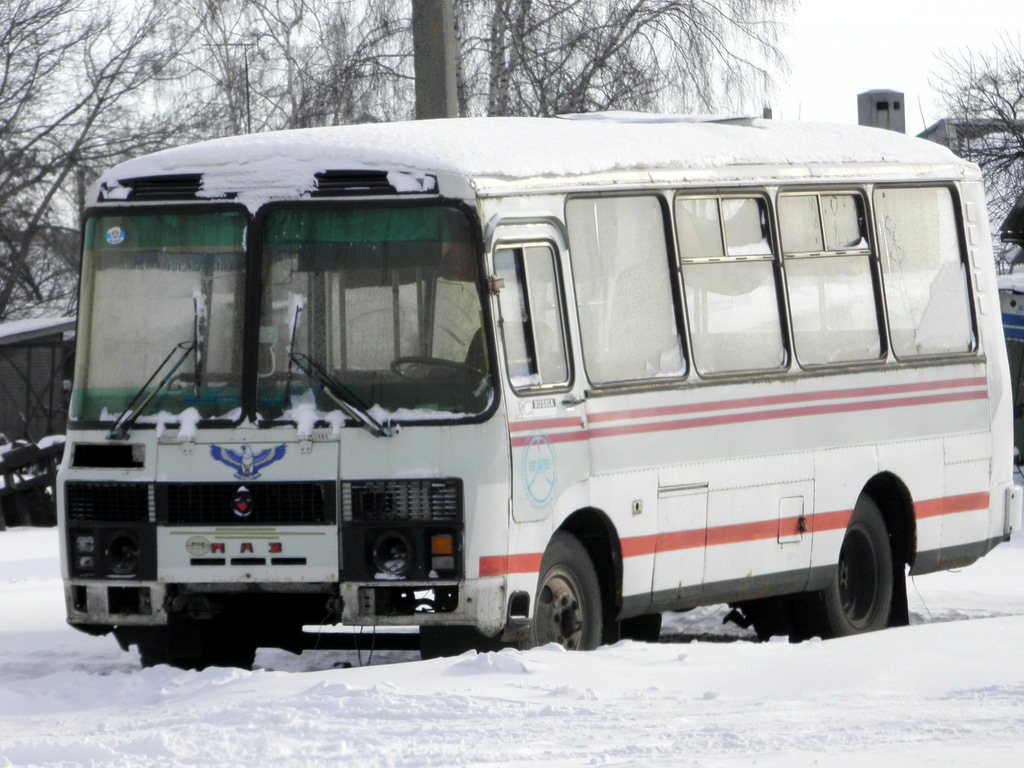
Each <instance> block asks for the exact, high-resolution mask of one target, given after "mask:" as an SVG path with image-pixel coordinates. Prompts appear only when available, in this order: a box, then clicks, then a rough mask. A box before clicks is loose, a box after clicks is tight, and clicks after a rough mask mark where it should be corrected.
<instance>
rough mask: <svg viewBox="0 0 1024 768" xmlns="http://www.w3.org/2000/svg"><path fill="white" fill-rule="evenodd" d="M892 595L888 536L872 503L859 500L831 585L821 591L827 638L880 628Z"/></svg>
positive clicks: (883, 624) (886, 617) (887, 612)
mask: <svg viewBox="0 0 1024 768" xmlns="http://www.w3.org/2000/svg"><path fill="white" fill-rule="evenodd" d="M892 594H893V568H892V549H891V547H890V545H889V532H888V529H887V528H886V525H885V520H884V519H883V518H882V513H881V512H880V511H879V509H878V505H876V504H875V502H874V501H873V500H872V499H871V498H870V497H868V496H861V497H860V498H859V499H858V500H857V505H856V507H855V508H854V510H853V516H852V517H851V518H850V524H849V526H848V527H847V529H846V535H845V536H844V537H843V544H842V546H841V547H840V550H839V562H838V564H837V566H836V571H835V574H834V576H833V577H832V583H831V585H830V586H829V587H828V588H827V589H826V590H825V591H824V592H823V593H822V597H823V602H824V618H825V622H826V633H827V635H828V636H829V637H845V636H847V635H857V634H861V633H862V632H874V631H875V630H879V629H883V628H885V626H886V625H887V624H888V623H889V611H890V610H891V608H892Z"/></svg>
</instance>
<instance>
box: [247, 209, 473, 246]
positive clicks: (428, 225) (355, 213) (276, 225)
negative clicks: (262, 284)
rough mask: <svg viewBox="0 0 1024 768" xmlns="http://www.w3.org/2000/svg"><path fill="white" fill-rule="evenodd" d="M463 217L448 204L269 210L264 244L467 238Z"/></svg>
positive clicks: (395, 241)
mask: <svg viewBox="0 0 1024 768" xmlns="http://www.w3.org/2000/svg"><path fill="white" fill-rule="evenodd" d="M468 237H469V232H468V227H466V223H465V217H464V216H463V214H461V213H460V212H458V211H456V210H454V209H451V208H401V209H398V208H369V209H367V208H362V209H352V210H344V209H342V210H339V209H336V208H332V209H309V208H305V209H301V210H300V209H286V210H280V209H279V210H275V211H273V212H272V213H271V214H270V222H269V223H268V225H267V227H266V233H265V235H264V238H265V242H266V244H267V245H271V246H274V245H299V244H302V245H308V244H311V243H410V242H426V243H437V242H452V241H455V242H460V241H461V242H468V240H467V238H468Z"/></svg>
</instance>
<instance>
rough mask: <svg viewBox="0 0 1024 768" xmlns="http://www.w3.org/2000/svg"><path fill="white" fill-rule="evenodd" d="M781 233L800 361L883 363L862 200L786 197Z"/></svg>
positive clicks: (809, 195)
mask: <svg viewBox="0 0 1024 768" xmlns="http://www.w3.org/2000/svg"><path fill="white" fill-rule="evenodd" d="M779 230H780V234H781V237H782V252H783V254H784V256H785V265H786V281H787V285H788V288H789V307H790V312H791V314H792V318H793V339H794V343H795V345H796V357H797V360H799V361H800V363H801V364H802V365H826V364H829V363H847V362H856V361H869V360H878V359H879V358H880V357H881V356H882V343H881V333H880V331H879V327H878V317H879V315H878V310H877V305H876V303H875V286H874V279H873V278H872V268H871V249H870V247H869V245H868V238H867V224H866V219H865V216H864V201H863V199H862V198H861V197H860V196H859V195H856V194H818V193H793V194H782V195H780V196H779Z"/></svg>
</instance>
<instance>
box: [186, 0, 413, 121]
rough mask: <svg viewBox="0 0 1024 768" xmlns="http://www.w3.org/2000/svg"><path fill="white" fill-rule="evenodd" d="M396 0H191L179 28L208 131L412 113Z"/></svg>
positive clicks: (404, 26) (404, 32)
mask: <svg viewBox="0 0 1024 768" xmlns="http://www.w3.org/2000/svg"><path fill="white" fill-rule="evenodd" d="M400 8H403V10H404V6H403V5H402V4H400V3H399V2H398V0H365V1H364V2H355V1H354V0H333V2H323V1H322V0H321V1H316V0H187V1H186V2H183V3H180V4H179V6H178V25H179V32H178V34H179V36H181V37H189V38H191V39H192V50H191V51H190V53H189V55H188V56H187V57H186V60H187V62H188V63H189V66H190V74H189V76H188V78H187V82H188V84H189V88H190V90H191V91H192V93H193V94H194V95H195V96H196V98H198V99H199V100H201V101H202V102H203V105H204V110H203V113H204V114H205V115H206V118H207V124H206V126H205V128H206V130H207V132H208V133H209V134H210V135H223V134H240V133H249V132H259V131H264V130H272V129H280V128H301V127H310V126H316V125H337V124H341V123H349V122H354V121H357V120H360V119H364V116H366V115H372V116H374V117H375V118H376V119H396V118H399V117H406V116H408V115H409V112H410V109H411V103H412V98H411V97H412V92H411V87H412V81H411V76H410V74H411V73H409V72H407V71H406V70H407V69H408V59H409V56H408V52H407V50H406V49H407V48H408V47H409V45H410V42H409V39H410V38H409V33H408V22H407V21H406V20H404V19H403V18H402V16H401V13H400V12H399V9H400Z"/></svg>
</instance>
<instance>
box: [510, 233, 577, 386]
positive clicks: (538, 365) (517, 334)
mask: <svg viewBox="0 0 1024 768" xmlns="http://www.w3.org/2000/svg"><path fill="white" fill-rule="evenodd" d="M494 267H495V271H496V273H497V276H498V277H500V278H503V279H504V286H503V287H502V289H501V291H500V292H499V293H498V307H499V311H500V313H501V329H502V335H503V338H504V340H505V357H506V361H507V363H508V374H509V379H510V380H511V383H512V386H513V388H515V389H523V388H526V387H543V386H561V385H565V384H567V383H568V381H569V363H568V356H567V354H566V344H565V329H564V326H563V322H562V318H563V311H562V302H561V298H560V297H561V291H560V288H559V283H558V273H557V272H556V269H555V254H554V250H553V249H552V248H551V247H550V246H549V245H524V246H516V247H507V248H498V249H497V250H495V252H494Z"/></svg>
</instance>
